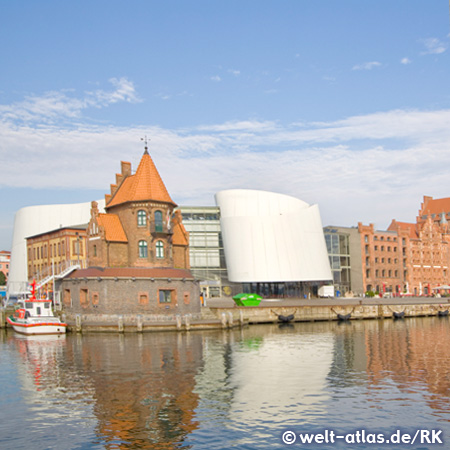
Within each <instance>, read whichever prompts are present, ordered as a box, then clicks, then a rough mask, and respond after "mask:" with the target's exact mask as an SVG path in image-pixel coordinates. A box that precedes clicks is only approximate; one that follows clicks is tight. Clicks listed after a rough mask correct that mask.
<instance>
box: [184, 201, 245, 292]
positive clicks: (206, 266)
mask: <svg viewBox="0 0 450 450" xmlns="http://www.w3.org/2000/svg"><path fill="white" fill-rule="evenodd" d="M179 209H180V211H181V213H182V215H183V225H184V226H185V228H186V230H187V231H188V233H189V258H190V262H191V272H192V274H193V275H194V277H195V278H196V279H197V280H199V281H200V289H201V290H202V292H203V293H204V295H206V297H221V296H229V295H231V294H232V293H234V294H237V293H238V292H233V291H234V290H236V289H237V290H239V292H240V290H241V288H240V287H239V285H238V286H237V287H234V286H233V283H231V282H229V281H228V276H227V267H226V264H225V254H224V249H223V242H222V232H221V229H220V210H219V208H218V207H217V206H195V207H193V206H182V207H180V208H179Z"/></svg>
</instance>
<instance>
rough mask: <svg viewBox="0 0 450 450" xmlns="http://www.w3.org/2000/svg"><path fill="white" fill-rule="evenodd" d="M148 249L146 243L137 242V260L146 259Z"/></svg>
mask: <svg viewBox="0 0 450 450" xmlns="http://www.w3.org/2000/svg"><path fill="white" fill-rule="evenodd" d="M147 256H148V249H147V242H146V241H139V258H147Z"/></svg>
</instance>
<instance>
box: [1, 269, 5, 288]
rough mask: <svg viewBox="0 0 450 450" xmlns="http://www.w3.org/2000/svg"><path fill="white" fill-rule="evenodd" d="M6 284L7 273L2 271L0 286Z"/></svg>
mask: <svg viewBox="0 0 450 450" xmlns="http://www.w3.org/2000/svg"><path fill="white" fill-rule="evenodd" d="M5 285H6V275H5V274H4V273H3V272H2V271H0V286H5Z"/></svg>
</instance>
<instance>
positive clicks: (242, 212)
mask: <svg viewBox="0 0 450 450" xmlns="http://www.w3.org/2000/svg"><path fill="white" fill-rule="evenodd" d="M215 197H216V204H217V205H218V206H219V207H220V214H221V218H220V223H221V228H222V236H223V243H224V250H225V257H226V261H227V269H228V278H229V280H230V281H233V282H244V283H245V282H294V281H325V280H332V274H331V269H330V263H329V259H328V253H327V249H326V244H325V238H324V235H323V228H322V221H321V219H320V213H319V207H318V206H317V205H312V206H310V205H308V204H307V203H305V202H304V201H302V200H299V199H297V198H294V197H290V196H288V195H283V194H276V193H273V192H265V191H255V190H245V189H232V190H226V191H221V192H218V193H217V194H216V196H215Z"/></svg>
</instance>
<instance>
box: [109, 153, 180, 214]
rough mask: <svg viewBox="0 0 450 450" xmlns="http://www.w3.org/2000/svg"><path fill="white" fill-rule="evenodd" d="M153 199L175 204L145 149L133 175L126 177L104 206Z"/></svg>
mask: <svg viewBox="0 0 450 450" xmlns="http://www.w3.org/2000/svg"><path fill="white" fill-rule="evenodd" d="M144 200H154V201H160V202H165V203H171V204H172V205H174V206H176V204H175V203H174V202H173V200H172V199H171V198H170V195H169V193H168V192H167V189H166V186H165V185H164V183H163V181H162V179H161V176H160V175H159V173H158V170H157V169H156V166H155V164H154V163H153V160H152V158H151V156H150V155H149V154H148V151H147V149H146V150H145V153H144V155H143V156H142V159H141V162H140V163H139V166H138V168H137V170H136V173H135V174H134V175H130V176H128V177H126V178H125V179H124V180H123V182H122V184H121V185H120V186H119V187H118V189H117V191H116V192H115V193H114V195H113V196H112V198H111V200H110V201H109V202H108V204H107V205H106V208H109V207H111V206H116V205H120V204H121V203H125V202H132V201H144Z"/></svg>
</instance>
